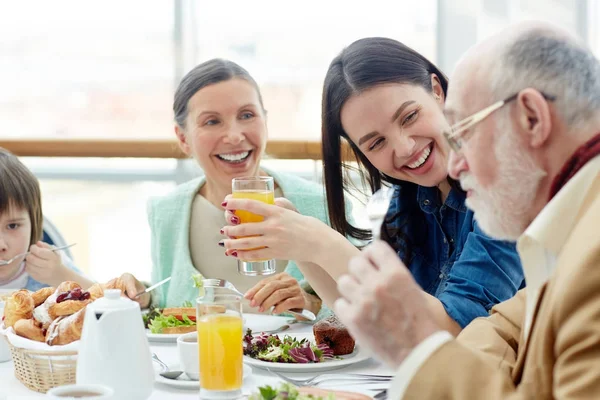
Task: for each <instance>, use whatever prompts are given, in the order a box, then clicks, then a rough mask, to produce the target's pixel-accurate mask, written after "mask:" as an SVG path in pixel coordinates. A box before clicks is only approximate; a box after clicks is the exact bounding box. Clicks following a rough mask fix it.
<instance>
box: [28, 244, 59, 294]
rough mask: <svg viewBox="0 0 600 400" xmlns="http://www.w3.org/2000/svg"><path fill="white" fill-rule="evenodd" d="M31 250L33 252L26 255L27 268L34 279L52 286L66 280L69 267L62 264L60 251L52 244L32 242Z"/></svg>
mask: <svg viewBox="0 0 600 400" xmlns="http://www.w3.org/2000/svg"><path fill="white" fill-rule="evenodd" d="M29 251H31V254H28V255H27V257H25V270H26V271H27V273H28V274H29V275H30V276H31V277H32V278H33V279H35V280H36V281H38V282H42V283H45V284H46V285H51V286H57V285H59V284H60V283H61V282H63V281H64V280H65V279H64V277H65V276H66V274H67V272H68V268H67V267H65V266H64V265H63V264H62V260H61V258H60V255H59V254H58V252H55V251H52V246H50V245H49V244H47V243H44V242H41V241H40V242H37V243H36V244H32V245H31V247H30V248H29Z"/></svg>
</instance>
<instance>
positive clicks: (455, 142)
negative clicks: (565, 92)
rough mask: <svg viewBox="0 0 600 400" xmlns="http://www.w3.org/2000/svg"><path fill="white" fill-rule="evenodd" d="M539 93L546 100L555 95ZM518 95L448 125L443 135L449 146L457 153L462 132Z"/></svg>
mask: <svg viewBox="0 0 600 400" xmlns="http://www.w3.org/2000/svg"><path fill="white" fill-rule="evenodd" d="M540 93H541V94H542V96H544V98H545V99H546V100H547V101H554V100H556V96H552V95H549V94H546V93H543V92H540ZM518 95H519V92H517V93H515V94H513V95H512V96H509V97H507V98H506V99H504V100H500V101H497V102H495V103H494V104H492V105H491V106H488V107H486V108H484V109H483V110H481V111H478V112H476V113H475V114H473V115H471V116H470V117H467V118H465V119H463V120H462V121H460V122H458V123H456V124H454V125H452V126H451V127H450V130H449V131H445V132H444V137H445V138H446V140H447V141H448V144H449V145H450V148H451V149H452V150H453V151H455V152H457V153H458V152H460V149H461V147H462V145H463V141H464V139H465V138H464V133H465V132H466V131H467V130H469V129H471V128H472V127H474V126H475V125H477V124H478V123H480V122H481V121H483V120H484V119H486V118H487V117H489V116H490V114H492V113H493V112H494V111H496V110H499V109H501V108H502V107H503V106H504V105H505V104H507V103H510V102H511V101H513V100H515V99H516V98H517V96H518Z"/></svg>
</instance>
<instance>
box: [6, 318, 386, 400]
mask: <svg viewBox="0 0 600 400" xmlns="http://www.w3.org/2000/svg"><path fill="white" fill-rule="evenodd" d="M244 320H245V323H246V324H247V326H249V327H253V326H256V325H257V324H258V325H260V324H259V322H260V323H261V324H262V325H263V326H266V325H265V321H266V322H267V325H270V326H272V327H274V326H283V325H289V328H288V329H286V330H285V331H284V332H281V333H278V335H279V336H280V337H281V336H284V335H290V336H295V335H299V336H302V337H307V338H314V336H313V333H312V332H313V327H312V325H310V324H307V323H302V322H296V321H295V320H291V319H290V318H287V317H282V316H266V315H254V314H244ZM253 330H254V332H257V330H256V329H253ZM2 339H4V338H2ZM148 340H149V345H150V351H151V352H152V353H154V354H156V355H157V356H158V358H160V359H161V360H162V361H163V362H164V363H165V364H167V365H171V366H172V365H178V364H179V359H178V358H179V355H178V350H177V344H176V342H174V341H173V342H157V341H154V340H151V339H148ZM251 368H252V374H250V376H248V377H245V378H244V381H243V387H242V394H243V396H244V397H246V396H247V395H249V394H251V393H256V392H257V391H258V388H259V387H261V386H264V385H271V386H278V385H279V384H280V383H282V382H283V380H282V379H281V378H279V377H277V376H276V375H274V374H273V373H271V372H269V371H267V370H266V369H264V368H260V367H257V366H252V367H251ZM155 371H156V373H157V374H158V373H159V372H160V371H161V370H160V367H159V366H158V365H156V366H155ZM280 373H282V374H284V375H285V376H289V377H291V378H308V377H313V376H315V375H322V374H325V373H327V374H329V373H332V374H333V373H335V374H347V373H362V374H378V375H391V374H393V371H392V370H391V369H390V368H388V367H387V366H385V365H384V364H382V363H380V362H378V361H376V360H375V359H374V358H372V357H368V358H366V359H365V360H363V361H360V362H357V363H355V364H352V365H349V366H345V367H343V368H341V369H335V370H331V371H320V372H314V371H313V372H280ZM388 386H389V382H379V383H369V384H358V383H356V382H352V381H337V382H331V383H326V384H322V385H319V386H318V387H319V388H325V389H332V390H344V391H351V392H358V393H363V394H366V395H368V396H371V397H373V396H374V395H375V394H376V393H378V392H381V391H382V390H383V389H385V388H387V387H388ZM44 397H45V394H43V393H38V392H35V391H32V390H30V389H28V388H27V387H25V386H24V385H23V384H22V383H21V382H20V381H19V380H18V379H17V378H16V377H15V374H14V368H13V363H12V361H7V362H3V363H0V400H12V399H15V400H16V399H18V400H27V399H39V398H44ZM198 398H199V389H182V388H177V387H174V386H173V385H171V384H169V385H167V384H164V383H161V382H160V381H158V380H155V382H154V390H153V392H152V395H151V396H150V397H149V399H150V400H165V399H169V400H170V399H173V400H192V399H198Z"/></svg>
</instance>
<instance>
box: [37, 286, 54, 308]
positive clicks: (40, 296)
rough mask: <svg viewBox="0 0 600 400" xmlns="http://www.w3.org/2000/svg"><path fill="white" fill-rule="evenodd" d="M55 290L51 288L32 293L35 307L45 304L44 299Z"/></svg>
mask: <svg viewBox="0 0 600 400" xmlns="http://www.w3.org/2000/svg"><path fill="white" fill-rule="evenodd" d="M55 290H56V288H53V287H45V288H41V289H40V290H38V291H37V292H35V293H33V294H32V295H31V297H33V302H34V303H35V306H36V307H37V306H39V305H40V304H42V303H43V302H45V301H46V299H47V298H48V297H50V296H51V295H52V293H54V291H55Z"/></svg>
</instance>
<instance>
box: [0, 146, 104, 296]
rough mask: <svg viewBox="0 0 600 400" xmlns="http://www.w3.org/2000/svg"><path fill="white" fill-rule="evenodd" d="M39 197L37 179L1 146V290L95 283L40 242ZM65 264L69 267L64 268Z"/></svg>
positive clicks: (62, 255) (60, 254) (61, 255)
mask: <svg viewBox="0 0 600 400" xmlns="http://www.w3.org/2000/svg"><path fill="white" fill-rule="evenodd" d="M42 222H43V217H42V199H41V194H40V186H39V183H38V180H37V178H36V177H35V176H34V175H33V174H32V173H31V171H29V170H28V169H27V167H25V165H23V163H21V161H19V159H18V158H17V157H16V156H15V155H13V154H11V153H10V152H8V151H7V150H4V149H2V148H0V260H4V261H7V260H10V259H11V258H13V257H14V256H16V255H19V254H23V253H26V252H27V251H31V253H30V254H29V255H27V256H21V257H18V258H17V259H16V260H14V261H13V262H11V263H10V264H7V265H0V289H28V290H31V291H35V290H38V289H40V288H42V287H45V286H58V285H59V284H60V283H61V282H63V281H74V282H77V283H79V284H80V285H81V286H82V287H90V286H91V285H93V284H94V282H92V281H90V280H89V279H87V278H85V277H84V276H83V275H82V274H81V273H79V271H78V270H77V268H75V266H74V265H73V264H72V262H71V260H69V258H68V257H67V256H66V255H64V254H63V253H62V252H58V251H57V252H53V251H52V247H51V246H50V245H48V244H47V243H44V242H42V241H41V238H42V234H43V227H42ZM67 266H68V267H67Z"/></svg>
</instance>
